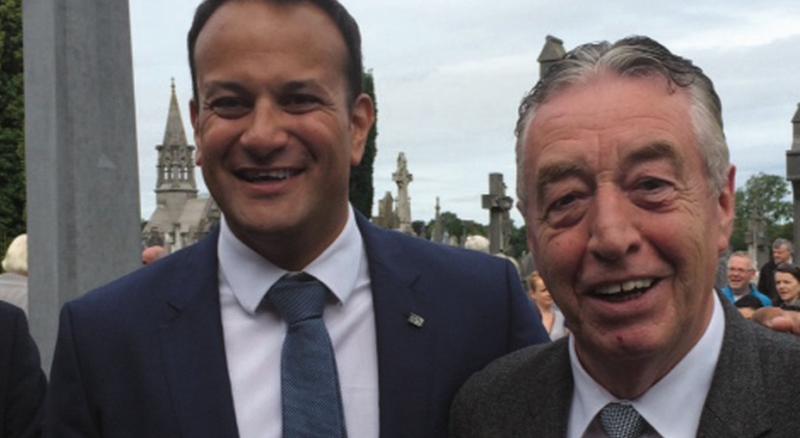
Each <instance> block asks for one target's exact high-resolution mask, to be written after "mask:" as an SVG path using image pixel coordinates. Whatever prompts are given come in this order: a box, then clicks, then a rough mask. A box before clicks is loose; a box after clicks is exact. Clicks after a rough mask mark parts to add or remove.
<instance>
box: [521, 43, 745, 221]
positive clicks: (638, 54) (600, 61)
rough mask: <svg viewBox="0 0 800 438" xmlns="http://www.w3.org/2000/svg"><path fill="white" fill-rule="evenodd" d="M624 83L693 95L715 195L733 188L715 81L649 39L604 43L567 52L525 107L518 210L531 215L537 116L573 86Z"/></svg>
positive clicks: (699, 138)
mask: <svg viewBox="0 0 800 438" xmlns="http://www.w3.org/2000/svg"><path fill="white" fill-rule="evenodd" d="M604 72H611V73H615V74H617V75H619V76H622V77H628V78H642V77H652V76H661V77H663V78H665V79H666V80H667V82H668V84H669V91H670V93H672V92H675V90H676V89H677V88H685V89H687V90H688V92H689V95H690V98H691V118H692V124H693V126H694V132H695V137H696V138H697V143H698V145H699V147H700V153H701V154H702V156H703V159H704V161H705V165H706V171H707V174H708V176H709V179H710V182H711V188H712V190H713V192H714V193H715V195H719V193H721V192H722V191H723V190H724V188H725V185H726V183H727V179H728V178H727V176H728V170H729V169H730V157H729V153H728V144H727V142H726V140H725V133H724V131H723V126H722V103H721V102H720V99H719V96H718V95H717V92H716V91H714V84H713V83H712V82H711V79H709V78H708V76H706V75H705V73H703V70H701V69H700V68H699V67H697V66H696V65H694V64H693V63H692V61H690V60H688V59H685V58H681V57H680V56H677V55H674V54H672V53H671V52H670V51H669V50H668V49H667V48H666V47H664V46H662V45H661V44H659V43H658V42H656V41H654V40H652V39H650V38H648V37H644V36H631V37H628V38H623V39H621V40H619V41H617V42H615V43H613V44H611V43H609V42H607V41H602V42H598V43H588V44H583V45H581V46H578V47H576V48H574V49H573V50H571V51H569V52H567V54H566V55H564V58H563V59H562V60H561V61H558V62H556V63H555V64H553V65H552V66H551V67H550V68H549V69H547V71H546V72H545V73H544V75H543V77H542V78H541V79H540V80H539V81H538V82H537V83H536V85H535V86H534V87H533V88H532V89H531V90H530V91H529V92H528V93H527V94H526V95H525V97H524V98H523V99H522V102H521V103H520V106H519V118H518V119H517V126H516V129H515V130H514V133H515V135H516V137H517V142H516V157H517V199H518V202H517V206H518V207H519V208H520V209H521V210H524V209H525V204H526V201H527V199H526V190H525V178H524V175H525V144H524V143H525V135H526V130H527V127H528V126H530V124H531V121H532V120H533V118H534V117H535V116H536V110H537V109H538V108H539V107H540V106H541V105H543V104H545V103H547V101H548V100H549V99H551V98H553V97H554V96H556V95H557V94H558V93H559V92H563V91H564V90H565V89H567V88H569V87H570V86H572V85H576V84H580V83H586V82H588V81H589V80H590V79H592V78H594V77H597V76H598V75H600V74H601V73H604Z"/></svg>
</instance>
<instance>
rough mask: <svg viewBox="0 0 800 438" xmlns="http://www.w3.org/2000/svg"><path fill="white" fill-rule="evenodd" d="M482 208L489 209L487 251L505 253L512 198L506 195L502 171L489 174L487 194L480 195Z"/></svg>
mask: <svg viewBox="0 0 800 438" xmlns="http://www.w3.org/2000/svg"><path fill="white" fill-rule="evenodd" d="M482 203H483V208H484V209H486V210H489V252H490V253H491V254H497V253H501V252H502V253H505V252H506V250H508V248H509V240H510V239H511V233H510V232H509V228H510V225H511V218H510V216H509V214H508V211H509V210H511V207H512V206H513V205H514V200H513V199H511V197H510V196H507V195H506V184H505V183H504V182H503V174H502V173H490V174H489V194H488V195H483V197H482Z"/></svg>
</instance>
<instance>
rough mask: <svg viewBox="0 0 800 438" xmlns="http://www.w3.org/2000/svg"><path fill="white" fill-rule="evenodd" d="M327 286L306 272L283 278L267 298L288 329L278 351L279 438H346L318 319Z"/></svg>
mask: <svg viewBox="0 0 800 438" xmlns="http://www.w3.org/2000/svg"><path fill="white" fill-rule="evenodd" d="M327 294H328V288H327V287H325V285H324V284H322V283H320V281H319V280H317V279H316V278H314V277H311V276H310V275H308V274H299V275H292V276H290V275H286V276H284V277H283V278H281V279H280V280H278V282H277V283H275V285H274V286H272V288H271V289H270V290H269V292H267V299H268V300H269V301H270V302H271V303H272V304H273V305H274V306H275V308H276V309H277V310H278V313H280V315H281V317H283V319H284V320H285V321H286V323H287V324H288V325H289V327H288V329H287V332H286V338H285V339H284V341H283V350H282V353H281V402H282V403H281V404H282V415H283V438H315V437H319V438H345V437H346V436H347V433H346V431H345V424H344V413H343V411H342V399H341V396H340V395H339V379H338V377H337V373H336V358H335V357H334V355H333V346H332V345H331V338H330V336H328V330H327V329H326V328H325V323H324V322H323V321H322V312H323V310H324V309H325V298H326V296H327Z"/></svg>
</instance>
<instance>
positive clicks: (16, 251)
mask: <svg viewBox="0 0 800 438" xmlns="http://www.w3.org/2000/svg"><path fill="white" fill-rule="evenodd" d="M2 265H3V270H4V271H6V272H13V273H15V274H21V275H28V235H27V234H20V235H19V236H17V237H15V238H14V240H12V241H11V245H8V249H7V250H6V256H5V258H3V263H2Z"/></svg>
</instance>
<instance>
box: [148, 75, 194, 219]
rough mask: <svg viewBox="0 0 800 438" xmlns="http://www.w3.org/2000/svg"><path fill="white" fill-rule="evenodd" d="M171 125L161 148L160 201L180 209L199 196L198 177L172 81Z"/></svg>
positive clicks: (167, 128) (157, 196) (174, 209)
mask: <svg viewBox="0 0 800 438" xmlns="http://www.w3.org/2000/svg"><path fill="white" fill-rule="evenodd" d="M171 88H172V93H171V96H170V101H169V113H168V115H167V127H166V129H165V130H164V141H163V142H162V143H161V144H160V145H158V146H156V150H157V151H158V164H157V166H156V167H157V172H158V176H157V180H156V190H155V192H156V202H157V203H158V204H159V205H162V206H164V207H166V208H167V209H168V210H171V211H175V212H177V211H180V210H182V209H183V205H184V204H185V203H186V201H187V200H189V199H194V198H197V183H196V182H195V179H194V167H195V166H194V146H192V145H190V144H189V143H188V142H187V141H186V132H185V131H184V130H183V120H182V119H181V111H180V108H179V106H178V98H177V96H176V94H175V80H174V79H173V80H172V85H171Z"/></svg>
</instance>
